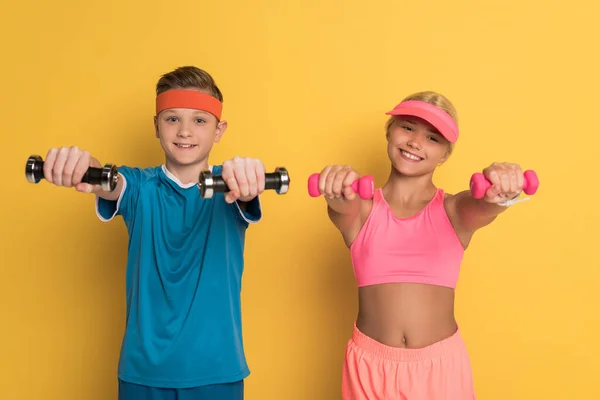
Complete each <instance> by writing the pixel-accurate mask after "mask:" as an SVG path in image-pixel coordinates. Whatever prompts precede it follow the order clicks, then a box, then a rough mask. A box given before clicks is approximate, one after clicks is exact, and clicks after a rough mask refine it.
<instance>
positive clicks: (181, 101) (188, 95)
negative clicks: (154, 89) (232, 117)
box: [156, 90, 223, 120]
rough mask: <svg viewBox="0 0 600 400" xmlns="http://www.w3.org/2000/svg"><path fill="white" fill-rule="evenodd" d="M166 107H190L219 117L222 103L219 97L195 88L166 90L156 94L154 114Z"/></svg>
mask: <svg viewBox="0 0 600 400" xmlns="http://www.w3.org/2000/svg"><path fill="white" fill-rule="evenodd" d="M168 108H192V109H194V110H202V111H206V112H209V113H211V114H212V115H214V116H215V117H217V119H218V120H220V119H221V112H222V110H223V103H221V102H220V101H219V99H217V98H215V97H213V96H211V95H209V94H206V93H201V92H197V91H195V90H167V91H166V92H162V93H161V94H159V95H158V96H156V115H158V114H160V112H161V111H163V110H166V109H168Z"/></svg>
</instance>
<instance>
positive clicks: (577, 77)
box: [0, 0, 600, 400]
mask: <svg viewBox="0 0 600 400" xmlns="http://www.w3.org/2000/svg"><path fill="white" fill-rule="evenodd" d="M559 3H560V5H558V4H559ZM598 8H599V7H598V6H597V5H595V3H594V2H591V1H585V2H584V1H583V0H574V1H569V2H566V3H565V2H548V1H539V0H538V1H518V0H509V1H507V0H503V1H500V0H498V1H474V0H471V1H466V0H463V1H452V2H450V1H420V2H417V1H412V2H409V1H381V0H374V1H367V2H365V1H358V0H353V1H348V0H346V1H341V0H335V1H332V0H329V1H322V0H320V1H316V0H305V1H293V2H291V1H275V0H271V1H269V0H258V1H252V2H247V1H221V0H220V1H212V2H208V1H190V0H181V1H177V2H173V3H172V4H171V5H169V3H168V2H164V1H163V2H159V1H156V0H144V1H141V0H138V1H125V2H121V1H120V0H119V1H117V0H108V1H94V2H89V1H70V2H67V1H55V2H47V1H41V0H39V1H30V0H20V1H17V2H15V3H14V4H10V5H9V4H8V2H7V3H5V4H4V5H3V6H2V11H1V14H0V37H1V38H2V39H0V40H1V41H2V45H1V47H0V51H1V52H2V62H1V63H0V77H1V80H2V83H1V86H0V88H1V89H0V90H1V93H2V95H1V96H0V101H1V104H0V113H1V118H0V120H1V122H2V139H3V140H2V154H1V157H2V163H1V165H2V189H1V191H2V196H1V197H0V199H1V201H2V207H1V211H0V212H1V227H2V230H1V236H0V239H1V240H0V246H1V247H0V257H1V266H2V278H1V279H0V282H1V283H0V285H1V287H0V306H1V311H2V312H1V315H0V324H1V326H0V328H1V329H0V369H1V370H0V398H2V399H7V400H13V399H35V400H38V399H39V400H41V399H44V400H55V399H56V400H58V399H60V400H67V399H86V400H96V399H98V400H100V399H102V400H106V399H114V398H116V388H117V385H116V384H117V381H116V366H117V360H118V353H119V346H120V341H121V337H122V333H123V328H124V325H123V318H124V311H125V310H124V305H125V298H124V296H125V293H124V268H125V257H126V246H127V242H126V230H125V228H124V226H123V224H122V223H121V220H120V219H118V220H116V221H114V222H112V223H109V224H103V223H101V222H100V221H99V220H98V219H97V218H96V215H95V213H94V207H93V198H92V197H91V196H87V195H83V194H79V193H76V192H75V191H74V190H69V189H64V188H57V187H54V186H51V185H49V184H47V183H45V182H42V183H40V184H39V185H37V186H35V185H31V184H29V183H27V182H26V180H25V176H24V165H25V161H26V159H27V157H28V156H29V155H30V154H40V155H42V156H45V154H46V151H47V150H48V148H50V147H54V146H63V145H66V146H70V145H78V146H80V147H82V148H84V149H87V150H89V151H90V152H91V153H92V154H93V155H95V156H96V157H98V158H99V159H100V160H101V162H104V163H109V162H110V163H116V164H132V165H133V164H135V165H141V166H149V165H156V164H158V163H161V162H162V161H163V158H162V153H161V150H160V146H159V143H158V142H157V141H156V140H155V139H154V136H153V130H152V116H153V114H152V111H153V104H154V96H153V90H154V85H155V83H156V80H157V79H158V77H159V75H160V74H162V73H164V72H167V71H169V70H171V69H173V68H175V67H178V66H181V65H190V64H192V65H197V66H200V67H202V68H205V69H206V70H207V71H209V72H210V73H211V74H212V75H213V76H214V77H215V79H216V80H217V83H218V84H219V85H220V87H221V89H222V90H223V92H224V95H225V118H226V119H227V120H228V121H229V130H228V131H227V133H226V135H225V136H224V139H223V141H222V142H221V143H220V144H218V146H217V147H216V149H215V150H214V153H213V155H212V158H211V161H212V162H214V163H218V162H222V160H224V159H226V158H231V157H233V156H234V155H249V156H252V157H259V158H261V159H262V160H263V161H264V163H265V165H266V167H267V169H268V170H273V169H274V168H275V167H276V166H278V165H283V166H286V167H287V168H288V169H289V171H290V174H291V177H292V186H291V191H290V193H288V194H287V195H285V196H277V195H275V193H273V192H269V193H267V194H265V195H264V197H263V204H264V212H265V214H264V220H263V221H262V222H261V223H260V224H259V225H257V226H253V227H252V228H251V229H250V230H249V232H248V241H247V243H248V249H247V253H246V260H247V266H246V273H245V278H244V286H243V311H244V332H245V345H246V349H247V356H248V361H249V364H250V367H251V369H252V375H251V376H250V378H249V379H248V380H247V383H246V387H247V390H246V396H247V399H248V400H264V399H277V400H281V399H285V400H295V399H299V400H300V399H301V400H320V399H323V400H329V399H339V398H340V395H339V387H340V378H341V363H342V357H343V350H344V347H345V344H346V340H347V338H348V337H349V335H350V332H351V327H352V322H353V319H354V317H355V314H356V306H357V303H356V290H355V286H354V280H353V276H352V270H351V264H350V259H349V256H348V253H347V251H346V249H345V248H344V246H343V243H342V240H341V238H340V237H339V235H338V234H337V232H336V231H335V229H334V228H333V226H332V225H331V224H330V223H329V221H328V220H327V215H326V212H325V205H324V202H323V201H322V199H312V198H310V197H309V196H308V195H307V193H306V179H307V178H308V176H309V175H310V173H312V172H316V171H319V170H320V169H321V168H322V167H323V166H324V165H327V164H334V163H349V164H352V165H353V166H355V167H356V168H357V169H359V170H360V171H361V172H362V173H370V174H373V175H374V176H375V178H376V182H377V185H381V184H382V183H383V182H384V180H385V178H386V177H387V173H388V168H389V164H388V159H387V156H386V152H385V141H384V133H383V125H384V122H385V119H386V116H385V115H384V112H385V111H387V110H388V109H389V108H391V107H393V106H394V105H395V104H396V103H397V102H398V101H399V100H400V99H401V98H402V97H404V96H405V95H407V94H409V93H412V92H414V91H418V90H428V89H432V90H437V91H440V92H442V93H444V94H446V95H447V96H449V97H450V99H451V100H452V101H453V102H454V103H455V105H456V107H457V108H458V111H459V116H460V125H461V129H462V137H461V139H460V142H459V144H458V146H457V148H456V152H455V154H454V155H453V156H452V158H451V159H450V161H449V162H448V163H447V164H446V165H444V166H443V167H442V168H440V170H439V171H438V172H437V174H436V176H435V179H436V183H437V184H438V185H440V186H443V187H444V188H445V189H446V190H448V191H450V192H456V191H458V190H463V189H465V188H466V187H467V184H468V179H469V177H470V175H471V174H472V173H473V172H476V171H480V170H481V169H482V168H484V167H486V166H487V165H489V164H490V163H491V162H494V161H510V162H518V163H520V164H521V165H522V166H523V167H524V168H533V169H535V170H536V171H538V173H539V176H540V179H541V187H540V191H539V193H538V194H537V195H535V196H534V197H533V199H532V200H531V201H529V202H526V203H523V204H519V205H516V206H514V207H513V208H511V209H509V210H508V211H507V212H506V213H505V214H504V215H502V217H501V218H500V219H498V220H497V221H496V222H495V223H494V224H493V225H492V226H490V227H488V228H486V229H484V230H483V231H481V232H480V233H479V234H478V235H477V236H476V238H475V240H474V241H473V243H472V246H471V247H470V249H469V250H468V252H467V254H466V258H465V261H464V267H463V270H462V273H461V280H460V282H459V286H458V291H457V316H458V320H459V323H460V325H461V328H462V332H463V335H464V337H465V340H466V342H467V345H468V348H469V351H470V355H471V359H472V363H473V369H474V376H475V384H476V388H477V392H478V398H480V399H483V400H499V399H502V400H505V399H511V400H517V399H527V400H531V399H577V400H584V399H598V398H600V385H598V384H597V383H594V380H595V379H597V376H598V373H599V372H600V340H599V339H598V338H599V336H600V312H599V311H598V310H599V309H600V297H599V296H600V294H599V293H600V290H599V289H598V288H599V285H600V256H599V251H598V249H599V246H598V243H597V242H598V227H599V225H600V213H599V211H598V205H597V199H598V174H597V170H598V168H597V166H598V148H599V146H600V129H599V128H600V124H599V123H598V119H597V118H598V112H599V110H598V106H599V103H598V93H599V89H600V87H599V82H598V71H599V70H600V65H599V62H598V58H597V51H596V49H597V38H598V37H600V29H599V28H598V26H599V23H598V20H597V15H598V11H599V10H598ZM319 231H321V233H320V234H317V232H319Z"/></svg>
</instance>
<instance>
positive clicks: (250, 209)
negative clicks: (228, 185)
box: [211, 165, 262, 225]
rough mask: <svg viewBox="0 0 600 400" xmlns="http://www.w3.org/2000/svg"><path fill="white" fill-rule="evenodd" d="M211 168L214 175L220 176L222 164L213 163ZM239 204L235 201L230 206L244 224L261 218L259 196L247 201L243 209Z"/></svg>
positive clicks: (253, 222)
mask: <svg viewBox="0 0 600 400" xmlns="http://www.w3.org/2000/svg"><path fill="white" fill-rule="evenodd" d="M211 170H212V173H213V175H214V176H221V173H222V171H223V166H222V165H215V166H213V167H211ZM241 204H242V202H240V201H235V202H234V203H233V204H232V207H233V208H234V212H235V213H236V214H237V216H238V217H239V219H240V221H241V222H242V223H244V224H246V225H249V224H256V223H258V222H259V221H260V220H261V219H262V205H261V202H260V197H259V196H256V197H255V198H254V199H252V200H250V201H249V202H247V203H246V207H245V208H246V209H245V210H243V209H242V207H241V206H240V205H241Z"/></svg>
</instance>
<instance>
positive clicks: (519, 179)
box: [482, 163, 524, 204]
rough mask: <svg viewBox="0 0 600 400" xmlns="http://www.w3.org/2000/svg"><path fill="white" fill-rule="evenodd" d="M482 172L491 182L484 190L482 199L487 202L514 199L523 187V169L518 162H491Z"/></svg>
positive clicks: (495, 202)
mask: <svg viewBox="0 0 600 400" xmlns="http://www.w3.org/2000/svg"><path fill="white" fill-rule="evenodd" d="M482 172H483V175H484V176H485V177H486V178H487V179H488V180H489V181H490V182H491V184H492V186H490V187H489V188H488V190H487V191H486V192H485V197H484V201H486V202H488V203H494V204H497V203H502V202H504V201H507V200H511V199H514V198H516V197H517V196H518V195H519V194H520V193H521V191H522V189H523V181H524V178H523V170H522V169H521V167H520V166H519V165H518V164H512V163H493V164H492V165H490V166H489V167H487V168H486V169H484V170H483V171H482Z"/></svg>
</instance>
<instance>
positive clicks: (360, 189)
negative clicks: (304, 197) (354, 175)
mask: <svg viewBox="0 0 600 400" xmlns="http://www.w3.org/2000/svg"><path fill="white" fill-rule="evenodd" d="M352 190H354V193H358V195H359V196H360V198H361V199H370V198H372V197H373V193H374V192H375V180H374V179H373V177H372V176H371V175H365V176H363V177H361V178H360V179H357V180H355V181H354V182H352ZM308 194H309V195H310V196H311V197H319V196H320V195H321V192H320V191H319V174H318V173H316V174H312V175H311V176H310V177H309V178H308Z"/></svg>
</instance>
